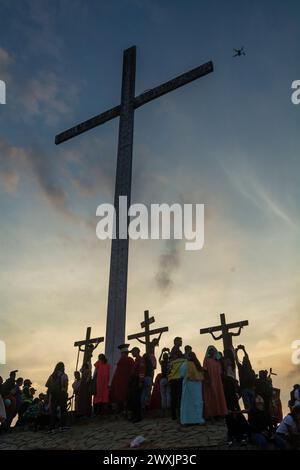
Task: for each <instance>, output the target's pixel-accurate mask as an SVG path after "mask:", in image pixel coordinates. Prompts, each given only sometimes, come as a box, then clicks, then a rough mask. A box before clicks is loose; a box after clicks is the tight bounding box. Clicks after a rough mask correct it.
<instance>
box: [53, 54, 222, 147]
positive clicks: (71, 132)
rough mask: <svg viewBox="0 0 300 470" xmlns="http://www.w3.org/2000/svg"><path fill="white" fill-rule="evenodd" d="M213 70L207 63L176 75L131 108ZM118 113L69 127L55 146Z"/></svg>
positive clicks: (118, 110)
mask: <svg viewBox="0 0 300 470" xmlns="http://www.w3.org/2000/svg"><path fill="white" fill-rule="evenodd" d="M213 69H214V66H213V63H212V62H211V61H209V62H206V63H205V64H202V65H200V66H199V67H196V68H194V69H192V70H189V71H188V72H186V73H183V74H182V75H178V76H177V77H176V78H173V79H172V80H169V81H167V82H165V83H162V84H161V85H159V86H157V87H155V88H151V89H150V90H148V91H145V92H144V93H141V94H140V95H139V96H137V97H135V98H134V100H133V107H134V108H135V109H136V108H139V107H140V106H143V105H144V104H146V103H149V101H152V100H154V99H156V98H159V97H160V96H162V95H165V94H166V93H169V92H170V91H173V90H176V89H177V88H180V87H182V86H184V85H186V84H187V83H190V82H192V81H194V80H196V79H197V78H200V77H203V76H204V75H207V74H208V73H210V72H213ZM120 111H121V106H120V105H119V106H115V107H114V108H111V109H109V110H108V111H105V112H104V113H101V114H98V115H97V116H94V117H92V118H90V119H88V120H87V121H83V122H81V123H80V124H77V125H76V126H74V127H71V128H70V129H67V130H66V131H64V132H61V133H60V134H57V135H56V137H55V143H56V145H58V144H62V143H63V142H66V141H67V140H69V139H72V138H73V137H76V136H77V135H80V134H82V133H83V132H86V131H89V130H90V129H93V128H94V127H97V126H100V125H101V124H104V123H105V122H108V121H111V120H112V119H114V118H115V117H117V116H119V115H120Z"/></svg>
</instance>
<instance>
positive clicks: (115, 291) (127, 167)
mask: <svg viewBox="0 0 300 470" xmlns="http://www.w3.org/2000/svg"><path fill="white" fill-rule="evenodd" d="M135 70H136V47H135V46H133V47H130V48H129V49H126V50H125V51H124V55H123V75H122V93H121V104H120V105H118V106H115V107H114V108H111V109H109V110H108V111H105V112H104V113H102V114H98V115H97V116H94V117H92V118H91V119H88V120H87V121H84V122H82V123H80V124H78V125H76V126H74V127H71V128H70V129H68V130H66V131H65V132H62V133H61V134H58V135H57V136H56V137H55V143H56V144H61V143H62V142H65V141H67V140H69V139H72V138H73V137H76V136H77V135H80V134H82V133H83V132H86V131H89V130H90V129H93V128H94V127H96V126H99V125H101V124H104V123H105V122H108V121H110V120H111V119H114V118H115V117H118V116H119V117H120V121H119V142H118V156H117V171H116V185H115V196H114V206H115V215H116V235H117V236H116V238H114V239H113V240H112V245H111V258H110V276H109V293H108V306H107V319H106V341H105V354H106V356H107V358H108V360H109V362H110V363H111V364H112V366H113V367H115V366H116V363H117V361H118V359H119V351H118V349H117V347H118V346H119V345H120V344H122V343H124V339H125V321H126V297H127V274H128V246H129V237H127V238H126V239H119V238H118V233H119V226H118V221H119V204H118V202H119V197H120V196H126V197H127V205H128V207H127V208H129V206H130V201H131V174H132V147H133V127H134V112H135V110H136V109H137V108H139V107H140V106H143V105H144V104H146V103H149V101H152V100H154V99H156V98H159V97H160V96H162V95H164V94H166V93H169V92H170V91H173V90H176V89H177V88H179V87H182V86H184V85H187V84H188V83H190V82H192V81H194V80H196V79H198V78H200V77H203V76H205V75H207V74H209V73H211V72H212V71H213V63H212V62H207V63H205V64H203V65H200V66H199V67H196V68H194V69H192V70H190V71H188V72H186V73H184V74H182V75H179V76H178V77H176V78H173V79H172V80H169V81H167V82H165V83H163V84H162V85H159V86H157V87H155V88H152V89H150V90H147V91H145V92H144V93H142V94H141V95H139V96H135ZM128 223H129V220H128V221H127V224H128Z"/></svg>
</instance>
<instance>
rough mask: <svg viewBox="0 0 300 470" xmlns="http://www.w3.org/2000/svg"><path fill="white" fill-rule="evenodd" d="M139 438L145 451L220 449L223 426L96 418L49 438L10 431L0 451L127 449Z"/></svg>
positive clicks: (1, 441)
mask: <svg viewBox="0 0 300 470" xmlns="http://www.w3.org/2000/svg"><path fill="white" fill-rule="evenodd" d="M138 435H142V436H144V438H145V439H146V441H145V443H144V444H143V445H142V446H141V447H142V448H146V449H160V448H161V449H168V448H182V447H201V448H208V449H212V448H214V449H224V448H227V445H226V427H225V424H224V422H218V423H216V424H214V425H212V424H207V425H205V426H181V425H179V424H178V423H177V422H174V421H172V420H171V419H170V418H149V419H145V420H144V421H142V422H141V423H137V424H132V423H129V422H128V421H125V420H124V419H122V418H114V417H111V416H108V417H99V418H95V419H92V420H91V421H89V422H82V423H78V424H75V425H73V426H72V427H71V429H70V430H69V431H67V432H64V433H56V434H54V435H49V434H47V432H45V431H38V432H33V431H29V430H25V431H23V430H22V431H20V430H17V431H16V430H12V431H11V432H10V433H5V434H0V450H1V449H3V450H4V449H11V450H19V449H20V450H21V449H70V450H71V449H82V450H84V449H95V450H116V449H128V448H129V444H130V441H131V440H132V439H133V438H134V437H136V436H138Z"/></svg>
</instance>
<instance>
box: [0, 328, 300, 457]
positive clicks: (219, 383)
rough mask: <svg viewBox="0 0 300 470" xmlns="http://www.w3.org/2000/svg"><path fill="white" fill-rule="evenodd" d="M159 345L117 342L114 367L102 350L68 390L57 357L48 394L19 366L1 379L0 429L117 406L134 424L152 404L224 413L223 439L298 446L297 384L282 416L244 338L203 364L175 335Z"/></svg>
mask: <svg viewBox="0 0 300 470" xmlns="http://www.w3.org/2000/svg"><path fill="white" fill-rule="evenodd" d="M158 344H159V341H158V340H157V339H156V340H153V341H152V343H151V347H150V348H148V349H149V351H148V353H145V354H141V351H140V349H139V348H138V347H133V348H132V349H131V350H129V345H128V344H122V345H120V346H119V350H120V359H119V362H118V364H117V366H116V369H115V371H113V373H112V368H111V365H110V364H109V363H108V361H107V358H106V357H105V355H104V354H100V355H99V356H98V360H97V361H96V362H95V363H94V367H92V363H91V358H90V359H89V360H88V361H86V362H85V363H84V364H83V365H82V368H81V370H80V371H76V372H75V373H74V381H73V383H72V384H71V387H72V394H71V396H70V397H69V395H68V391H69V379H68V376H67V374H66V372H65V366H64V364H63V363H62V362H60V363H58V364H57V365H56V367H55V368H54V371H53V373H52V374H51V375H50V376H49V378H48V380H47V382H46V384H45V387H46V389H47V391H46V393H44V394H43V393H41V394H39V395H38V396H36V390H35V389H34V388H33V387H32V382H31V380H29V379H26V380H23V378H21V377H20V378H17V372H18V371H12V372H11V373H10V376H9V378H8V379H7V380H6V381H5V382H3V380H2V378H0V431H8V430H10V429H11V427H12V425H15V426H16V427H18V426H23V427H24V426H27V425H29V426H32V427H33V428H34V429H36V430H37V429H43V428H45V429H47V430H48V432H50V433H54V432H57V431H67V430H68V429H69V428H68V426H67V424H69V423H70V419H69V417H70V416H72V417H73V418H74V419H89V418H92V417H96V416H99V415H103V414H106V413H120V414H123V415H124V417H126V419H129V420H131V421H132V422H134V423H136V422H139V421H141V420H142V419H143V418H144V417H145V416H146V415H147V413H148V412H149V410H161V411H160V413H161V414H163V415H165V416H168V415H169V416H170V417H171V418H172V419H174V420H176V419H178V420H179V421H180V423H181V424H182V425H205V423H206V422H212V423H213V422H215V421H216V420H225V422H226V425H227V429H228V445H232V444H233V443H234V442H237V443H239V444H240V445H243V444H246V443H248V442H252V443H253V444H256V445H257V446H259V447H260V448H262V449H267V448H269V447H277V448H279V449H290V448H299V446H300V386H299V385H295V386H294V388H293V390H292V391H291V397H290V401H289V404H288V405H289V409H290V412H289V414H288V415H287V416H285V417H284V418H283V416H282V406H281V401H280V391H279V390H278V389H277V388H274V387H273V384H272V377H271V373H268V371H266V370H261V371H259V373H258V374H256V373H255V371H254V370H253V368H252V365H251V361H250V359H249V355H248V353H247V351H246V349H245V347H244V346H243V345H239V346H238V347H237V348H236V349H234V348H231V349H227V350H225V351H224V353H220V352H219V351H218V350H217V349H216V348H215V347H214V346H209V347H208V349H207V351H206V354H205V357H204V361H203V364H201V363H200V361H199V359H198V358H197V356H196V354H195V352H194V351H193V350H192V347H191V346H189V345H186V346H185V347H184V349H183V347H182V339H181V338H180V337H176V338H175V339H174V344H173V347H172V348H171V349H168V348H163V349H162V351H161V354H160V357H159V359H158V360H157V359H156V356H155V349H156V347H157V346H158ZM71 387H70V388H71Z"/></svg>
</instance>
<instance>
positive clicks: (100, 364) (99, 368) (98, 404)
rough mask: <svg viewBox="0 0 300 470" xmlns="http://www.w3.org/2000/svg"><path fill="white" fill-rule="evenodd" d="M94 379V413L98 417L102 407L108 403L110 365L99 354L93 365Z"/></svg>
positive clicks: (102, 355)
mask: <svg viewBox="0 0 300 470" xmlns="http://www.w3.org/2000/svg"><path fill="white" fill-rule="evenodd" d="M94 366H95V372H94V378H95V377H96V395H94V413H95V414H96V415H98V414H99V413H100V411H101V408H102V405H103V404H106V403H109V378H110V369H111V367H110V364H108V363H107V359H106V357H105V355H104V354H99V356H98V361H97V362H96V363H95V364H94Z"/></svg>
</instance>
